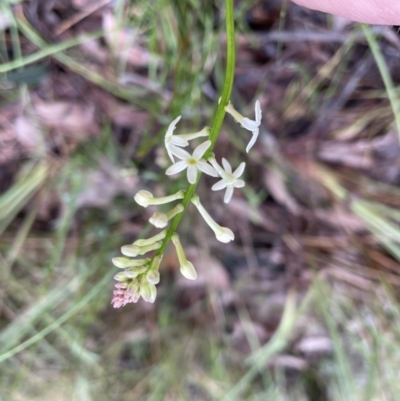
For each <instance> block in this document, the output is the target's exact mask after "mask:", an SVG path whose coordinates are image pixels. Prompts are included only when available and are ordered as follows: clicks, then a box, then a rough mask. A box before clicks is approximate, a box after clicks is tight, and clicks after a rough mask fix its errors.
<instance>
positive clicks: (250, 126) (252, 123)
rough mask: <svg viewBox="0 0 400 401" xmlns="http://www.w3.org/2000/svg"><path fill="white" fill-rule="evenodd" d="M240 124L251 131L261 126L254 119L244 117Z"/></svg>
mask: <svg viewBox="0 0 400 401" xmlns="http://www.w3.org/2000/svg"><path fill="white" fill-rule="evenodd" d="M240 125H241V126H242V127H243V128H246V129H247V130H249V131H255V130H256V129H257V128H258V127H259V126H260V124H257V123H256V122H255V121H254V120H250V118H244V119H243V120H242V122H241V124H240Z"/></svg>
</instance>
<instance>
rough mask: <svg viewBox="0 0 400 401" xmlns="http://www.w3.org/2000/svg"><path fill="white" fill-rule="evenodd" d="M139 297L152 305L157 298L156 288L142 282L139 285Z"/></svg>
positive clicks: (144, 281) (146, 282)
mask: <svg viewBox="0 0 400 401" xmlns="http://www.w3.org/2000/svg"><path fill="white" fill-rule="evenodd" d="M140 296H141V297H142V298H143V299H144V300H145V301H146V302H151V303H153V302H154V301H155V299H156V296H157V288H156V286H155V285H154V284H152V283H149V282H148V281H146V280H143V281H142V282H141V283H140Z"/></svg>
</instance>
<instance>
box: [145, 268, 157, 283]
mask: <svg viewBox="0 0 400 401" xmlns="http://www.w3.org/2000/svg"><path fill="white" fill-rule="evenodd" d="M146 280H147V281H148V282H149V283H151V284H158V283H159V282H160V272H159V271H158V270H149V271H148V272H147V274H146Z"/></svg>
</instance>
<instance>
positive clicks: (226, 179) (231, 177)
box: [210, 158, 246, 203]
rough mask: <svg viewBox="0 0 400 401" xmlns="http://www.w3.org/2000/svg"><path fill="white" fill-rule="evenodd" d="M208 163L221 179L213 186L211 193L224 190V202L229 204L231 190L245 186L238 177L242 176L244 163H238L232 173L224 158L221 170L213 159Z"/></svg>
mask: <svg viewBox="0 0 400 401" xmlns="http://www.w3.org/2000/svg"><path fill="white" fill-rule="evenodd" d="M210 163H211V164H212V165H213V167H214V168H215V169H216V170H217V171H218V174H219V175H220V176H221V178H222V180H220V181H218V182H217V183H216V184H214V185H213V186H212V187H211V189H212V190H213V191H220V190H221V189H224V188H226V191H225V196H224V202H225V203H229V202H230V200H231V198H232V195H233V189H234V188H243V187H244V186H245V182H244V181H243V180H240V179H239V177H240V176H241V175H242V174H243V171H244V168H245V166H246V163H245V162H242V163H240V165H239V167H238V168H237V169H236V170H235V171H234V172H233V173H232V166H231V164H230V163H229V162H228V160H226V159H225V158H222V165H223V166H224V168H222V167H221V166H220V165H219V164H218V163H217V161H216V160H215V159H214V158H212V159H210Z"/></svg>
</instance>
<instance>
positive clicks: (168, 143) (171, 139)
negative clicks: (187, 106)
mask: <svg viewBox="0 0 400 401" xmlns="http://www.w3.org/2000/svg"><path fill="white" fill-rule="evenodd" d="M181 117H182V116H178V117H177V118H175V120H174V121H172V123H171V124H170V125H169V127H168V129H167V133H166V134H165V139H164V141H165V149H167V153H168V156H169V158H170V159H171V161H172V163H174V162H175V160H174V156H173V153H172V152H173V150H174V149H175V147H176V146H188V145H189V142H188V141H187V140H186V139H183V138H180V137H179V136H178V135H173V133H174V129H175V126H176V124H177V123H178V121H179V120H180V119H181Z"/></svg>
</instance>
